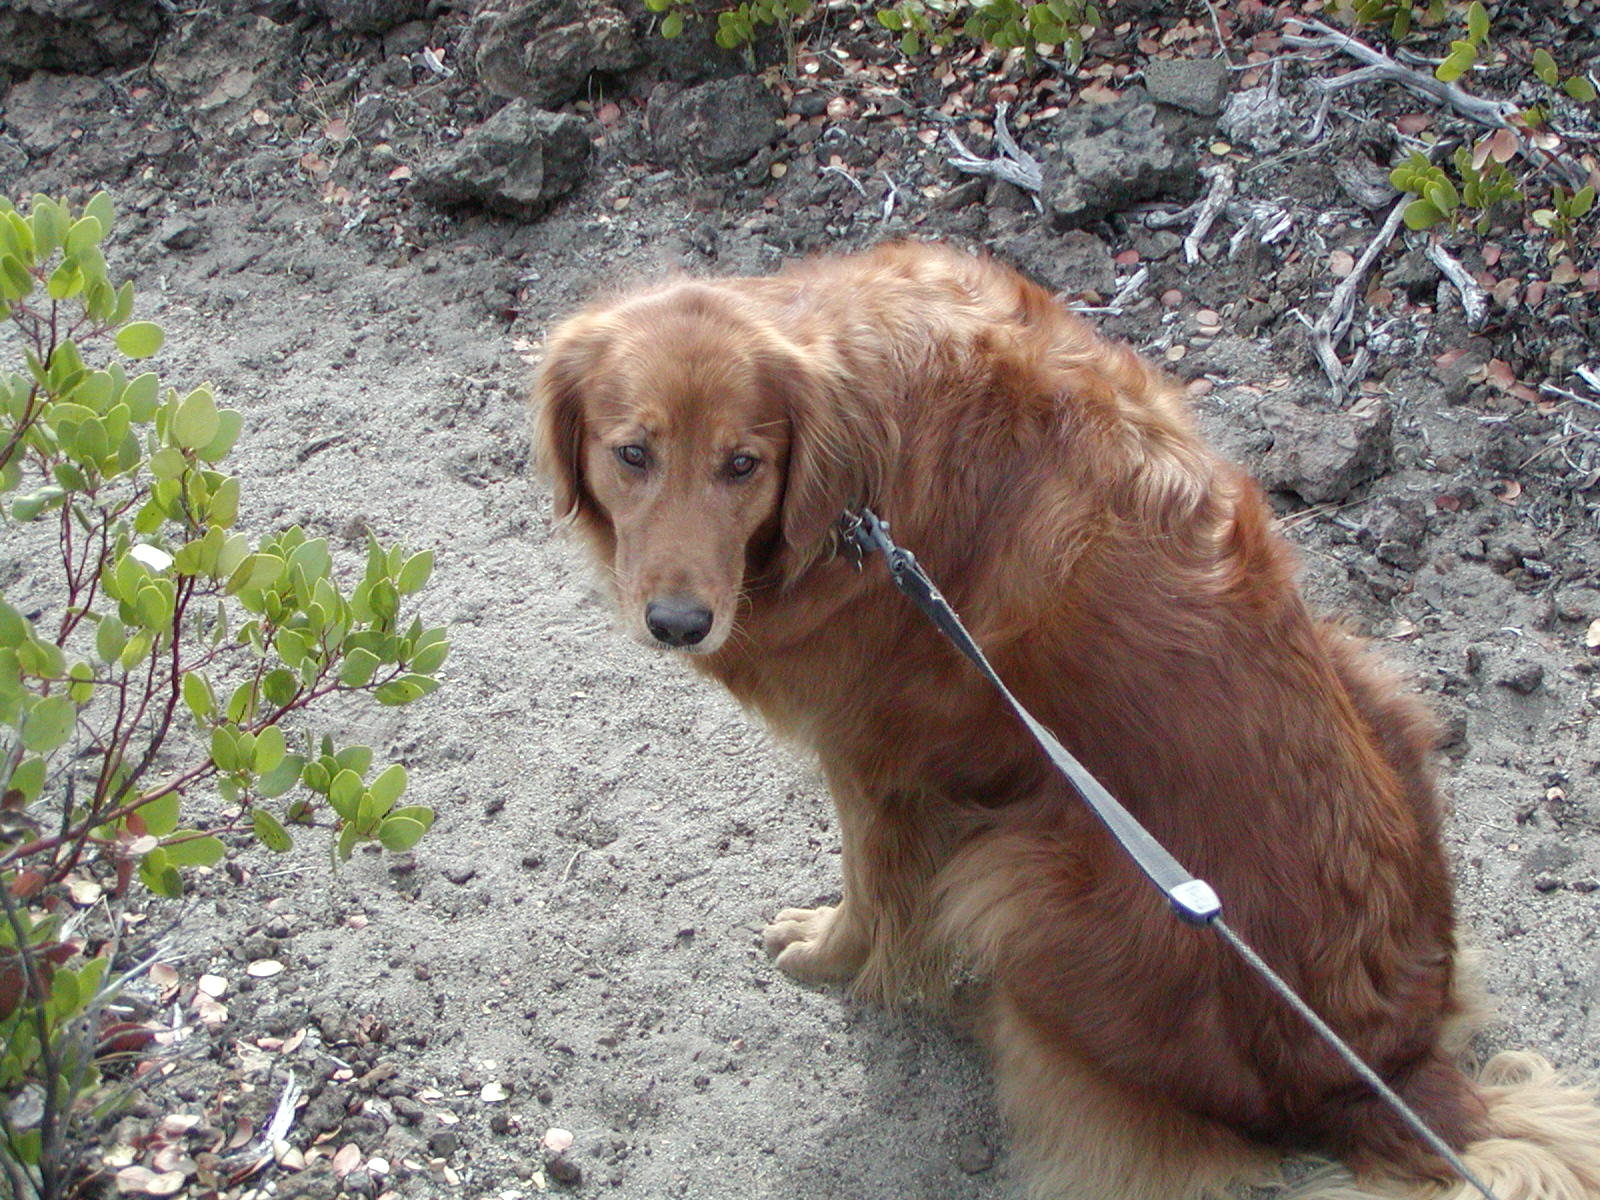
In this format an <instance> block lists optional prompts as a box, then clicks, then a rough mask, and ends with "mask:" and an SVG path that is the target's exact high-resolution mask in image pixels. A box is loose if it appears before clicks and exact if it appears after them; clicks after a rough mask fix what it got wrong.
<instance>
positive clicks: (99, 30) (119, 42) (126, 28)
mask: <svg viewBox="0 0 1600 1200" xmlns="http://www.w3.org/2000/svg"><path fill="white" fill-rule="evenodd" d="M164 11H165V6H164V5H162V4H160V3H157V2H156V0H0V67H14V68H17V69H18V70H23V71H35V70H43V71H66V72H87V71H98V70H101V69H103V68H105V67H117V66H128V65H130V64H132V63H137V62H140V61H142V60H144V59H147V58H149V57H150V52H151V50H152V49H154V47H155V43H156V38H157V37H158V36H159V35H160V32H161V27H162V20H163V16H164Z"/></svg>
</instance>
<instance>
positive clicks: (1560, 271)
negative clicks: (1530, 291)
mask: <svg viewBox="0 0 1600 1200" xmlns="http://www.w3.org/2000/svg"><path fill="white" fill-rule="evenodd" d="M1550 282H1551V283H1555V284H1559V285H1561V286H1562V287H1566V286H1567V285H1568V284H1569V283H1577V282H1578V268H1577V267H1575V266H1573V264H1572V260H1571V259H1570V258H1563V259H1562V260H1561V261H1560V262H1558V263H1557V264H1556V265H1555V269H1554V270H1552V271H1551V272H1550Z"/></svg>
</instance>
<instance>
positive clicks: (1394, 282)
mask: <svg viewBox="0 0 1600 1200" xmlns="http://www.w3.org/2000/svg"><path fill="white" fill-rule="evenodd" d="M1392 194H1393V193H1392V190H1391V197H1392ZM1383 281H1384V283H1386V284H1388V285H1389V286H1390V287H1392V288H1394V289H1396V290H1397V291H1403V292H1405V294H1406V296H1407V297H1408V298H1409V299H1411V300H1413V301H1416V302H1419V303H1431V302H1432V301H1433V297H1434V293H1435V292H1436V291H1437V290H1438V287H1439V268H1438V267H1436V266H1434V265H1433V261H1432V260H1431V259H1430V258H1429V257H1428V256H1427V254H1425V253H1424V252H1423V251H1421V250H1407V251H1406V252H1405V253H1404V254H1402V255H1401V256H1400V258H1399V260H1398V261H1397V262H1396V263H1395V264H1394V266H1392V267H1390V268H1389V270H1388V271H1386V272H1385V273H1384V276H1383ZM1467 357H1469V356H1468V355H1462V358H1467ZM1457 361H1460V360H1459V359H1458V360H1457Z"/></svg>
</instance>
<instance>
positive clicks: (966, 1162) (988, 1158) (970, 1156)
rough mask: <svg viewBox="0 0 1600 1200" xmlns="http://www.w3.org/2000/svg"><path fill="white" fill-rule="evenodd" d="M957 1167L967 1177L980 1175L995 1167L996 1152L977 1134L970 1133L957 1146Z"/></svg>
mask: <svg viewBox="0 0 1600 1200" xmlns="http://www.w3.org/2000/svg"><path fill="white" fill-rule="evenodd" d="M956 1166H958V1167H960V1168H961V1170H962V1171H963V1172H964V1173H965V1174H967V1175H979V1174H982V1173H983V1172H984V1171H987V1170H988V1169H989V1168H990V1167H992V1166H994V1150H993V1149H992V1148H991V1147H990V1145H989V1143H987V1142H986V1141H984V1140H983V1138H982V1137H981V1136H979V1135H978V1134H976V1133H969V1134H967V1135H966V1136H965V1137H963V1138H962V1139H961V1141H960V1143H959V1144H958V1145H957V1146H956Z"/></svg>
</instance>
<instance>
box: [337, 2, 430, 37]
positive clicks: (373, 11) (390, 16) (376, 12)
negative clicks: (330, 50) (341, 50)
mask: <svg viewBox="0 0 1600 1200" xmlns="http://www.w3.org/2000/svg"><path fill="white" fill-rule="evenodd" d="M307 7H309V8H311V9H313V10H314V11H316V12H319V13H321V14H322V15H323V16H324V17H326V18H327V21H328V24H330V25H332V26H333V27H334V28H335V29H337V30H339V31H340V32H341V33H383V32H384V31H385V30H389V29H393V28H394V27H395V26H396V25H403V24H405V23H406V22H407V21H414V20H416V19H417V18H418V17H420V16H422V14H423V13H425V12H427V10H428V0H312V3H311V4H309V5H308V6H307Z"/></svg>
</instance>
